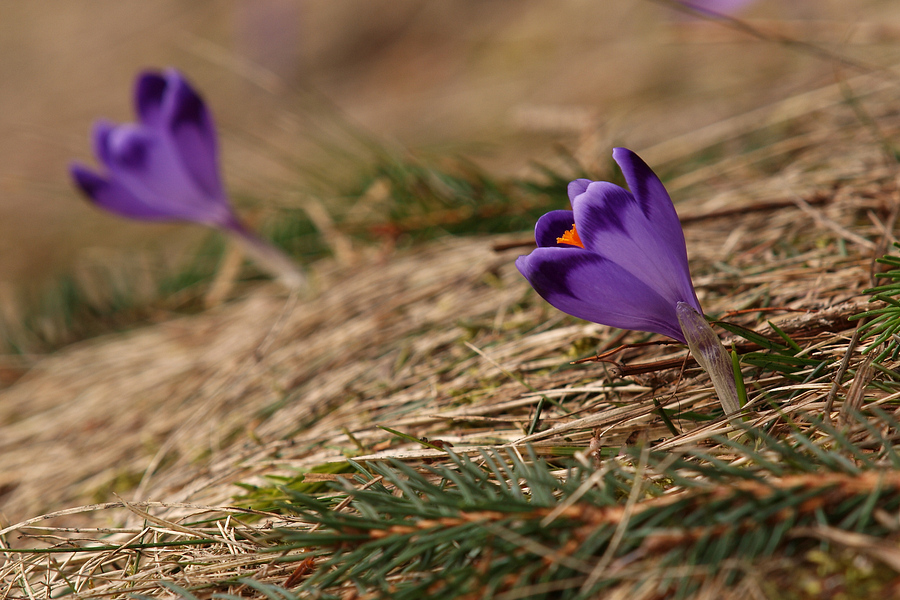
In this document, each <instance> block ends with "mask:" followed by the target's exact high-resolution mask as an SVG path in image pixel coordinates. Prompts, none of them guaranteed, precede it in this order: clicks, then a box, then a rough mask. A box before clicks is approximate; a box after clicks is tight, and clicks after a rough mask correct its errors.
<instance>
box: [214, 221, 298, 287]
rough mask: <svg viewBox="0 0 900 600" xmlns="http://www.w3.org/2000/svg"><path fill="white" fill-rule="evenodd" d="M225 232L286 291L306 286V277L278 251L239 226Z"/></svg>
mask: <svg viewBox="0 0 900 600" xmlns="http://www.w3.org/2000/svg"><path fill="white" fill-rule="evenodd" d="M225 232H226V233H227V234H228V235H229V236H230V237H231V238H232V239H233V240H235V241H236V242H237V243H238V244H239V245H240V247H241V248H242V249H243V250H244V252H246V253H247V255H248V256H250V258H252V259H253V260H254V261H255V262H256V264H258V265H259V266H260V267H262V268H263V269H265V270H266V271H268V272H269V273H270V274H271V275H272V276H273V277H275V278H277V279H278V280H279V281H280V282H281V283H282V284H284V286H285V287H287V288H288V289H290V290H298V289H300V288H302V287H304V286H305V285H306V276H305V275H304V274H303V272H302V271H301V270H300V268H299V267H298V266H297V263H295V262H294V261H293V259H291V257H289V256H288V255H287V254H285V253H284V252H282V251H281V250H280V249H278V248H276V247H275V246H273V245H272V244H270V243H268V242H267V241H265V240H263V239H261V238H259V237H257V236H256V235H254V234H253V233H251V232H250V231H248V230H247V229H245V228H244V227H241V226H237V227H229V228H227V229H225Z"/></svg>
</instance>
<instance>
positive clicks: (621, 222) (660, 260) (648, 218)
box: [573, 159, 700, 311]
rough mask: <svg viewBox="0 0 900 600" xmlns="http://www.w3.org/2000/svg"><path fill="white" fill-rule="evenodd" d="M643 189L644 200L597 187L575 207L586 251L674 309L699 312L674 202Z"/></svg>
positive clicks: (596, 184) (608, 185)
mask: <svg viewBox="0 0 900 600" xmlns="http://www.w3.org/2000/svg"><path fill="white" fill-rule="evenodd" d="M638 160H639V159H638ZM626 164H627V163H626ZM642 164H643V163H642ZM654 177H655V176H654ZM660 185H661V184H660ZM638 189H639V190H640V193H641V196H640V197H638V196H635V195H634V194H631V193H629V192H628V191H626V190H624V189H622V188H620V187H619V186H617V185H614V184H612V183H608V182H605V181H596V182H592V183H591V184H590V185H588V186H587V188H586V190H585V191H584V192H583V193H582V194H580V195H579V196H577V197H576V198H575V199H574V201H573V208H574V212H575V225H576V227H577V230H578V234H579V236H580V237H581V240H582V241H583V242H584V245H585V248H587V249H589V250H592V251H594V252H597V253H599V254H601V255H603V256H604V257H606V258H608V259H610V260H612V261H613V262H616V263H618V264H619V265H620V266H622V267H623V268H625V269H626V270H628V271H630V272H631V273H632V274H634V275H635V276H636V277H638V278H640V279H641V280H643V281H644V282H645V283H646V284H647V285H649V286H650V287H652V288H653V289H655V290H656V291H657V292H658V293H659V294H660V295H662V296H664V297H666V298H669V299H670V301H671V303H672V304H673V305H674V304H675V302H678V301H683V302H688V303H690V304H691V305H692V306H694V307H695V308H696V309H697V310H698V311H699V310H700V303H699V302H698V301H697V298H696V295H695V294H694V290H693V285H692V283H691V276H690V271H689V270H688V262H687V251H686V250H685V244H684V234H683V233H681V224H680V222H679V221H678V215H677V214H676V213H675V209H674V208H673V207H672V201H671V200H670V199H669V196H668V194H666V193H665V190H664V189H662V192H663V194H664V195H662V196H660V195H659V194H658V190H656V189H655V188H652V187H651V188H649V192H648V189H647V188H646V187H643V186H642V187H638ZM666 203H668V207H666V206H665V205H666ZM673 224H674V226H675V227H677V236H674V237H675V239H673V236H672V235H671V229H672V225H673Z"/></svg>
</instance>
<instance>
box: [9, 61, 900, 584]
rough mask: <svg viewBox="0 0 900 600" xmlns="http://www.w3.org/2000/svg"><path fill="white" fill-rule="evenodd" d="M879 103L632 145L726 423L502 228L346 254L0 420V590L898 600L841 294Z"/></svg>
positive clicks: (890, 215) (855, 347)
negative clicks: (656, 204)
mask: <svg viewBox="0 0 900 600" xmlns="http://www.w3.org/2000/svg"><path fill="white" fill-rule="evenodd" d="M893 77H894V76H893V75H889V76H886V75H873V76H867V77H863V78H860V79H856V80H850V81H849V82H846V84H845V85H843V86H834V87H830V88H826V89H823V90H821V91H819V92H817V93H813V94H809V95H806V96H804V97H802V98H795V99H792V101H791V102H786V103H783V104H780V105H778V106H774V107H771V108H770V109H767V110H765V111H760V112H758V113H755V114H753V115H750V116H748V117H746V118H742V119H735V120H732V121H729V122H727V123H723V124H721V125H719V126H717V127H715V128H712V129H709V130H704V131H699V132H697V133H695V134H693V135H692V136H687V137H684V138H681V139H679V140H675V141H673V142H671V143H669V144H666V145H664V146H657V147H653V148H647V149H644V150H640V149H638V150H639V152H640V153H641V154H642V155H643V156H644V158H645V159H646V160H647V161H648V162H649V163H650V164H651V165H653V166H654V167H657V168H658V170H659V171H660V172H661V173H663V174H665V176H666V182H667V185H668V187H669V189H670V192H671V193H672V195H673V197H674V198H675V199H676V206H677V207H678V210H679V214H680V215H681V217H682V220H683V222H684V225H685V235H686V239H687V244H688V251H689V254H690V258H691V267H692V272H693V273H694V281H695V284H696V286H697V290H698V294H699V296H700V300H701V302H702V303H703V306H704V308H705V310H706V312H707V313H708V315H710V316H712V317H715V318H718V319H721V320H723V321H727V322H728V323H729V324H730V325H723V328H722V329H720V331H721V332H722V335H723V338H727V343H728V344H729V346H730V345H732V344H733V345H734V348H735V351H736V352H737V353H738V354H739V355H740V357H741V366H742V371H743V378H744V381H745V383H746V389H747V391H746V394H747V399H748V404H747V406H746V407H745V415H746V416H745V417H744V418H743V420H740V421H734V422H728V421H727V420H725V419H724V418H722V416H721V410H720V409H719V408H718V404H717V401H716V399H715V397H714V395H713V390H712V387H711V385H710V384H709V381H708V379H707V377H706V375H705V374H704V373H702V372H701V371H700V370H699V369H698V368H696V366H695V365H694V363H692V362H691V361H690V360H689V359H688V358H687V357H686V355H685V353H686V351H685V349H684V348H681V347H679V346H678V345H661V344H655V343H654V344H649V345H647V344H643V342H648V341H651V342H653V341H657V338H655V337H653V336H647V335H644V334H640V333H633V332H621V331H617V330H611V329H610V328H607V327H604V326H600V325H595V324H590V323H585V322H582V321H578V320H576V319H573V318H570V317H566V316H565V315H562V314H560V313H558V312H556V311H555V310H554V309H552V308H550V307H548V306H547V305H546V304H545V303H544V302H543V301H542V300H541V299H540V298H538V297H537V296H536V294H534V292H532V291H531V290H530V288H529V287H528V285H527V284H526V282H525V281H524V280H523V279H522V278H521V276H520V275H519V274H518V273H517V271H516V270H515V267H514V265H513V261H514V259H515V257H516V256H518V255H519V254H522V253H525V252H527V251H528V247H527V245H528V243H529V235H528V233H527V232H525V233H523V234H515V235H509V234H507V235H502V236H477V237H472V236H467V237H443V238H439V239H436V240H433V241H430V242H427V243H423V244H420V245H416V246H413V247H411V248H407V249H404V250H396V251H392V250H385V248H384V247H380V248H377V249H376V248H373V247H371V246H369V247H360V246H357V247H356V248H354V249H353V252H352V253H351V252H348V251H347V249H346V246H344V250H343V251H335V255H336V256H337V257H336V258H332V259H327V260H323V261H320V262H318V263H316V264H315V266H314V267H313V273H314V280H315V288H316V289H315V291H314V292H311V293H310V294H308V295H306V296H302V297H290V296H285V295H283V294H282V293H281V292H280V290H279V289H278V288H276V287H275V286H274V285H259V286H256V287H254V288H252V289H250V290H249V291H246V292H245V293H242V294H241V296H240V297H239V298H237V299H235V300H234V301H232V302H229V303H226V304H223V305H220V306H218V307H216V308H213V309H211V310H209V311H206V312H204V313H202V314H198V315H194V316H188V317H183V318H179V319H174V320H169V321H165V322H162V323H159V324H157V325H153V326H148V327H144V328H140V329H136V330H133V331H131V332H129V333H126V334H117V335H109V336H107V337H101V338H97V339H93V340H89V341H85V342H82V343H79V344H77V345H74V346H70V347H68V348H65V349H63V350H61V351H58V352H56V353H55V354H52V355H50V356H49V357H47V358H44V359H42V360H40V361H39V362H38V363H37V364H35V365H33V366H32V367H31V368H30V370H29V371H28V372H27V374H25V376H24V377H22V378H21V379H20V380H18V381H17V382H16V383H15V384H13V385H11V386H10V387H8V388H6V389H4V390H3V391H2V392H0V461H2V464H3V465H4V468H3V470H2V471H0V477H2V480H0V506H2V520H3V521H2V528H0V544H2V549H0V556H2V559H0V560H2V562H0V577H2V584H0V594H2V597H9V598H23V597H35V598H49V597H57V596H61V595H66V594H73V595H77V596H79V597H187V598H189V597H192V596H194V597H199V598H206V597H222V598H226V597H272V598H276V597H293V596H292V595H294V594H295V595H297V596H299V597H310V598H368V597H390V598H424V597H435V598H480V597H496V598H507V599H513V598H578V597H583V598H588V597H597V595H598V594H600V593H601V591H602V593H603V594H605V595H604V597H610V598H663V597H672V596H678V595H681V596H682V597H708V598H726V597H733V598H748V597H752V598H804V597H817V596H827V597H848V598H850V597H889V596H890V595H891V594H892V593H896V592H897V590H898V586H900V584H898V581H900V579H898V574H900V551H898V545H897V543H898V539H900V536H898V531H900V521H898V517H897V515H898V510H900V477H898V476H897V470H896V469H897V468H900V457H898V454H897V452H896V451H895V449H894V447H893V444H894V443H895V440H896V438H897V436H898V430H897V427H898V426H900V425H898V421H897V418H896V414H895V411H896V410H897V407H898V406H897V401H898V399H900V375H898V373H897V371H896V367H897V365H898V362H897V359H896V354H895V353H894V352H893V348H892V347H891V346H890V344H892V343H893V344H896V340H893V339H892V338H891V337H890V335H888V336H887V337H886V338H885V339H884V340H883V342H884V345H882V344H881V343H880V342H879V344H875V343H874V342H875V337H874V336H873V335H869V334H862V335H858V336H855V335H854V334H855V332H856V331H857V327H858V325H859V321H855V320H852V318H853V317H855V316H857V315H859V314H861V313H862V312H864V311H866V310H869V309H870V308H873V307H883V306H887V307H891V306H894V305H895V304H896V303H895V301H893V300H892V299H891V298H889V297H887V298H884V301H883V302H880V303H875V304H870V303H869V299H870V297H871V294H869V293H866V292H864V290H866V289H867V288H871V287H874V286H875V285H880V284H884V283H887V282H888V280H886V279H882V278H879V274H881V273H882V272H883V271H884V270H885V269H889V268H894V267H892V266H891V265H881V264H878V263H876V262H875V258H877V257H880V256H882V255H884V254H888V253H889V252H890V251H891V250H892V247H891V244H892V242H893V241H894V235H893V230H894V224H895V221H896V219H897V213H898V207H900V189H898V183H897V179H896V172H897V164H896V158H895V156H894V155H893V154H892V151H891V150H890V146H889V145H886V144H885V142H886V141H887V140H890V139H892V138H894V137H895V136H896V134H897V132H898V131H900V115H898V113H897V110H896V109H897V107H896V103H895V101H894V98H895V96H896V94H895V93H894V90H895V85H896V84H895V83H894V82H893ZM886 81H887V83H885V82H886ZM604 175H605V176H610V175H612V173H608V174H604ZM548 208H550V207H548ZM448 218H449V217H448ZM333 233H334V235H336V236H338V237H337V238H335V239H337V240H340V237H339V236H340V233H339V232H333ZM344 241H346V240H344ZM888 292H890V290H888ZM889 316H891V315H889ZM751 330H752V331H751ZM754 332H755V333H754ZM623 345H624V348H623V349H621V350H618V351H616V352H608V351H612V350H614V349H616V348H619V347H620V346H623ZM883 349H884V350H887V352H882V350H883ZM867 350H871V351H870V352H866V351H867ZM598 354H603V355H604V359H603V360H602V361H596V360H593V361H592V360H587V361H586V362H577V363H576V361H579V360H582V359H591V358H592V357H595V356H596V355H598Z"/></svg>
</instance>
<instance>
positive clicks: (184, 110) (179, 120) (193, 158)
mask: <svg viewBox="0 0 900 600" xmlns="http://www.w3.org/2000/svg"><path fill="white" fill-rule="evenodd" d="M166 81H167V83H168V86H169V89H168V90H167V93H168V98H167V99H168V100H169V102H168V103H167V105H166V107H165V109H166V114H165V121H164V123H163V126H164V127H165V128H166V129H167V131H168V133H169V135H171V137H172V143H173V144H174V146H175V150H176V151H177V152H178V154H179V155H180V156H181V161H182V163H183V164H184V166H185V168H186V169H187V171H188V174H189V175H190V176H191V177H192V178H193V179H194V181H195V182H196V184H197V185H199V186H200V188H201V189H202V190H203V191H204V192H205V193H206V194H207V195H209V196H216V197H218V196H222V195H223V194H224V192H223V189H222V181H221V179H220V177H219V148H218V142H217V140H216V130H215V126H214V125H213V120H212V115H210V113H209V110H207V108H206V104H205V103H204V102H203V99H202V98H201V97H200V95H199V94H197V92H195V91H194V89H193V88H192V87H191V86H190V85H188V83H187V82H186V81H185V80H184V78H183V77H181V75H180V74H179V73H178V72H177V71H174V70H169V71H167V72H166Z"/></svg>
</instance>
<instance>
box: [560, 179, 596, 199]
mask: <svg viewBox="0 0 900 600" xmlns="http://www.w3.org/2000/svg"><path fill="white" fill-rule="evenodd" d="M591 183H592V181H591V180H590V179H576V180H574V181H570V182H569V185H568V186H566V189H567V191H568V192H569V202H571V203H574V202H575V198H577V197H578V196H580V195H581V194H583V193H584V191H585V190H586V189H587V187H588V186H589V185H591Z"/></svg>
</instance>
